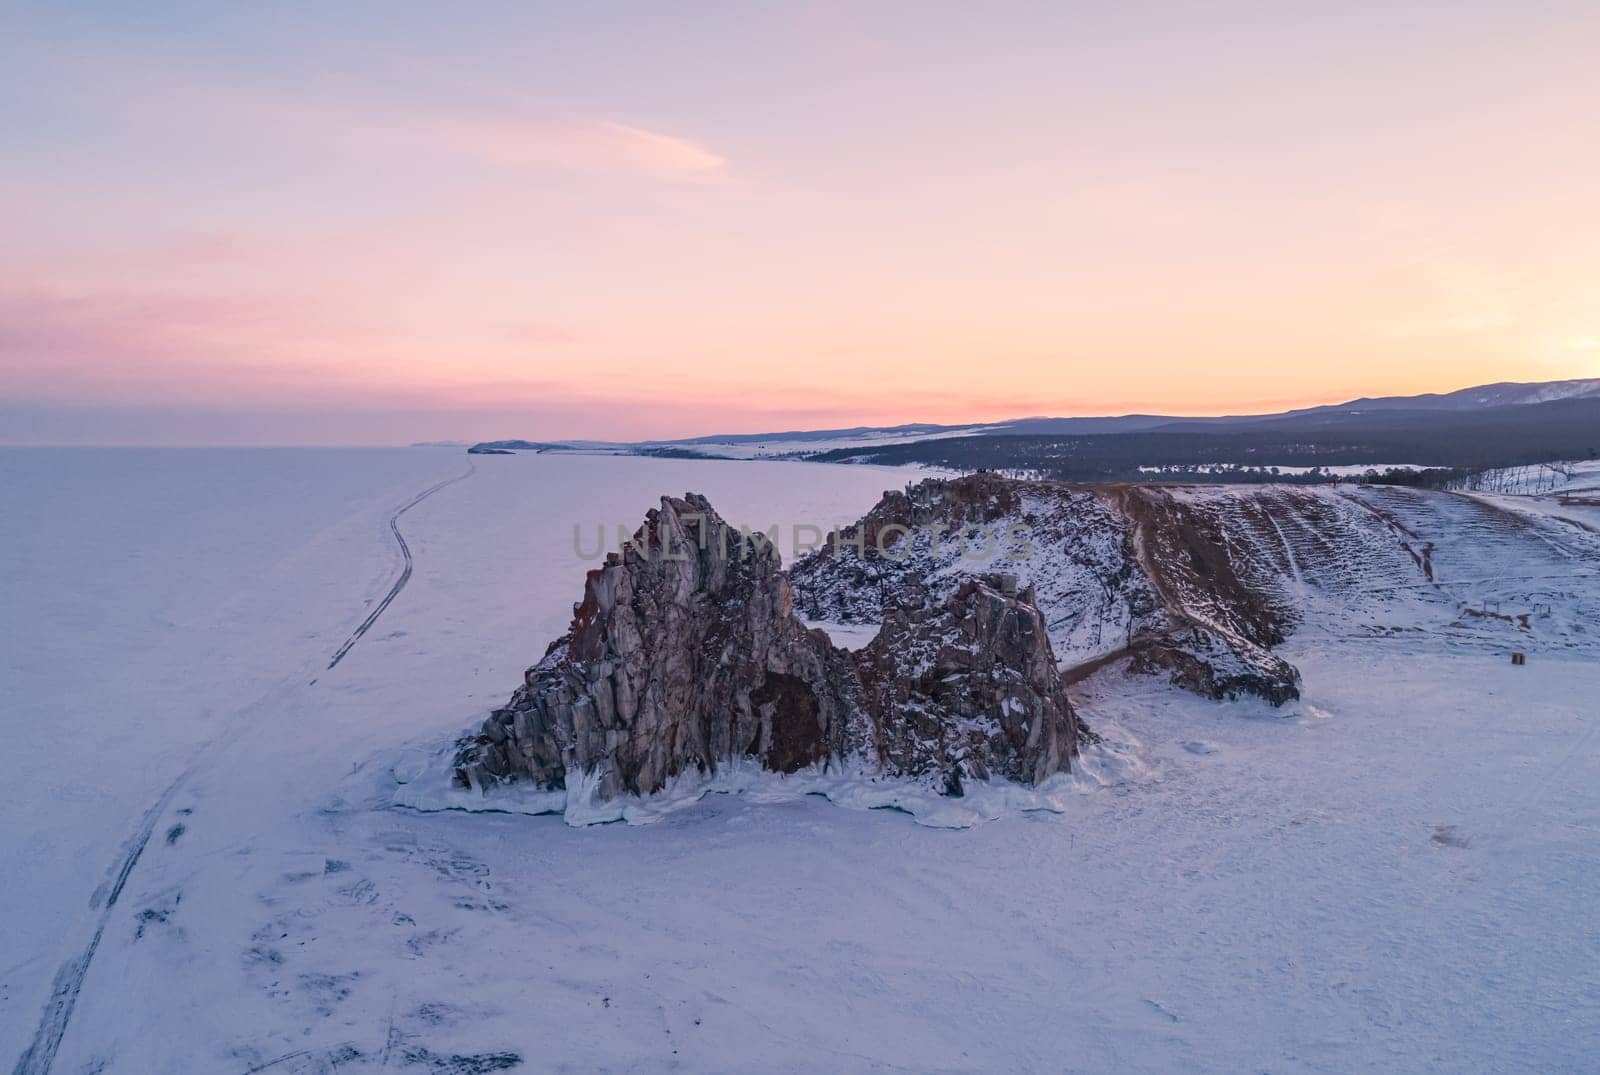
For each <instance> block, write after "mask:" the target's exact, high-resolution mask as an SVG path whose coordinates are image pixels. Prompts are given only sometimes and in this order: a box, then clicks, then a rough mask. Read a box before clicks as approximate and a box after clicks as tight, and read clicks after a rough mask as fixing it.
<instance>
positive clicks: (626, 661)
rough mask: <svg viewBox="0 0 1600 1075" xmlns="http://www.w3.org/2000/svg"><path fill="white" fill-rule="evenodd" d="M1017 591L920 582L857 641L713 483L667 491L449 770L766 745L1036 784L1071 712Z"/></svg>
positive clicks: (643, 779) (1034, 619) (771, 760)
mask: <svg viewBox="0 0 1600 1075" xmlns="http://www.w3.org/2000/svg"><path fill="white" fill-rule="evenodd" d="M1004 589H1005V587H1003V586H1002V585H1001V583H1000V580H990V583H980V582H974V583H973V584H972V585H970V586H964V587H962V588H961V589H960V590H959V592H958V593H957V594H955V595H953V596H952V597H951V598H950V599H949V600H948V601H946V602H943V603H941V604H937V605H935V604H933V603H930V602H929V601H928V600H927V598H926V594H925V593H923V592H921V591H920V590H916V589H914V588H913V589H908V590H907V591H905V592H903V593H901V594H900V596H899V597H898V598H897V599H896V600H897V604H896V607H895V609H894V610H893V611H892V612H891V614H890V617H889V621H888V624H887V625H886V627H885V630H884V631H883V632H882V633H881V634H880V636H879V638H878V639H877V640H876V641H874V642H873V644H872V645H871V646H869V647H868V648H867V650H866V651H864V652H863V653H861V654H856V655H853V654H851V653H849V652H847V651H845V650H842V649H837V648H835V647H834V646H833V645H832V644H831V643H830V641H829V639H828V636H827V634H826V633H825V632H823V631H820V630H812V629H808V628H807V627H806V626H805V625H804V624H803V623H802V622H801V620H800V619H799V618H798V617H796V616H795V615H794V611H793V601H792V597H791V593H790V588H789V577H788V576H787V575H786V574H785V573H784V572H783V571H782V570H781V568H780V564H779V558H778V553H777V551H776V550H775V549H774V548H772V546H771V545H770V544H769V543H768V542H766V541H765V540H764V539H762V538H761V537H760V536H759V535H756V536H755V537H754V538H748V539H747V538H746V536H745V535H743V534H741V533H740V532H739V531H737V530H735V529H733V528H732V527H729V526H728V525H727V524H726V523H725V522H724V521H723V520H722V519H721V517H720V516H718V515H717V513H716V512H715V511H714V510H713V509H712V507H711V505H710V504H709V503H708V502H707V501H706V500H705V498H704V497H700V496H696V495H694V494H690V495H688V496H686V497H685V498H683V499H675V498H663V499H662V501H661V506H660V508H659V509H657V510H655V511H652V512H650V513H649V515H648V516H647V517H646V520H645V525H644V526H643V527H641V528H640V530H639V531H638V532H637V533H636V534H635V535H634V539H633V541H632V542H631V543H630V544H629V545H628V546H627V547H626V548H624V549H623V550H622V551H621V552H620V553H612V554H610V555H609V556H608V558H607V561H606V563H605V565H604V566H602V567H600V568H598V569H596V570H594V571H591V572H589V575H588V579H587V581H586V583H585V587H584V597H583V601H582V602H581V603H580V604H579V605H578V606H576V609H575V612H574V616H573V620H572V625H571V627H570V629H569V630H568V632H567V634H565V635H564V636H562V637H561V638H559V639H557V640H556V641H555V642H554V643H552V644H551V646H550V648H549V649H548V650H547V651H546V653H545V656H544V659H543V660H541V661H540V662H539V663H538V664H536V665H535V666H533V667H532V668H530V669H528V671H527V673H526V674H525V677H524V683H523V685H522V686H521V687H519V688H518V689H517V690H516V692H515V693H514V694H513V695H512V696H511V699H510V701H509V702H508V703H507V704H506V705H505V706H504V707H502V708H500V709H496V710H495V711H494V712H493V713H491V714H490V716H489V718H488V719H487V720H485V721H484V723H483V726H482V727H481V729H480V730H479V731H478V733H477V734H476V735H474V736H472V737H470V738H469V739H467V740H465V741H463V743H462V744H461V747H460V749H459V750H458V753H457V757H456V782H457V783H458V784H459V785H461V786H470V787H476V788H487V787H490V786H492V785H494V784H496V783H500V782H504V781H512V780H528V781H532V782H533V783H535V784H536V785H538V786H540V787H543V788H549V789H557V788H564V787H567V783H568V781H569V780H572V779H579V780H581V781H582V783H583V784H584V786H585V787H588V788H592V790H593V794H594V795H595V797H596V798H598V799H610V798H614V797H616V796H618V795H622V794H629V793H631V794H637V795H647V794H650V793H651V792H655V791H658V790H660V789H661V788H663V787H664V786H665V785H666V784H667V783H668V782H669V781H670V780H672V778H673V777H675V776H677V775H678V774H680V773H684V772H688V771H699V772H712V771H715V770H716V769H717V768H718V767H719V766H720V765H722V764H724V763H727V762H732V761H735V760H739V759H753V760H755V761H756V762H757V763H759V764H760V765H761V766H762V767H764V768H766V769H770V770H773V771H775V772H780V773H789V772H795V771H797V770H799V769H802V768H806V767H808V766H821V767H824V768H827V767H833V766H841V765H844V764H846V763H854V764H858V765H860V766H861V767H863V768H864V769H865V770H867V771H869V772H873V773H883V774H887V775H895V776H908V777H917V778H922V779H925V780H927V781H929V782H930V783H935V784H937V786H939V787H941V788H942V789H943V790H945V791H947V792H949V793H955V794H959V792H960V790H961V780H962V779H963V777H972V778H977V779H987V778H990V777H994V778H1004V779H1010V780H1018V781H1023V782H1027V783H1037V782H1039V781H1042V780H1044V779H1046V778H1047V777H1049V776H1051V775H1053V774H1055V773H1057V772H1061V771H1064V770H1066V769H1067V768H1068V767H1069V765H1070V760H1071V757H1072V755H1073V753H1074V752H1075V750H1076V744H1077V735H1078V724H1077V721H1076V718H1075V716H1074V714H1073V713H1072V709H1071V707H1070V705H1068V703H1067V700H1066V695H1065V688H1064V687H1063V686H1062V684H1061V682H1060V678H1059V675H1058V673H1057V672H1056V664H1055V658H1054V656H1053V654H1052V653H1051V652H1050V644H1049V639H1048V637H1047V634H1046V632H1045V629H1044V624H1043V620H1042V618H1041V616H1040V613H1039V611H1038V609H1037V608H1036V607H1034V605H1033V604H1032V603H1031V600H1030V596H1031V595H1027V594H1024V595H1020V596H1019V595H1017V594H1015V593H1014V592H1013V593H1006V592H1003V590H1004ZM569 790H570V789H569Z"/></svg>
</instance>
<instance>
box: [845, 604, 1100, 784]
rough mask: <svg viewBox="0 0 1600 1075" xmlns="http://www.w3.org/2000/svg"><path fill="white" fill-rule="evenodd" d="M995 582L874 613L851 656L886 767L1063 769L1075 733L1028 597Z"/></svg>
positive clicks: (948, 779)
mask: <svg viewBox="0 0 1600 1075" xmlns="http://www.w3.org/2000/svg"><path fill="white" fill-rule="evenodd" d="M1011 586H1012V582H1011V580H1010V579H1008V578H1007V577H1005V576H999V577H989V578H984V579H981V580H980V579H969V580H968V581H966V582H964V583H962V584H961V585H960V586H959V587H958V588H957V589H956V591H955V593H953V594H951V595H950V596H949V597H948V598H947V599H946V600H944V601H943V602H940V603H937V604H933V603H930V602H928V601H927V600H926V596H925V591H923V590H921V589H920V588H919V587H908V588H907V589H905V590H903V591H902V592H901V593H900V594H899V595H897V599H895V600H893V601H892V602H891V603H890V605H889V607H887V608H885V609H884V621H883V628H882V629H881V630H880V631H879V632H878V635H877V637H876V638H874V639H873V640H872V642H871V643H869V644H868V645H867V647H866V648H865V649H863V650H862V651H861V652H860V653H859V654H858V655H857V656H858V667H859V669H860V672H861V680H862V685H863V688H864V691H865V696H866V705H867V709H868V712H869V713H870V714H871V715H872V728H873V731H874V736H875V738H874V742H873V747H874V749H875V750H876V752H877V754H878V757H879V758H880V759H881V760H882V762H883V763H884V765H885V767H886V768H888V769H891V770H893V771H896V772H900V773H906V774H909V775H916V776H924V775H935V776H937V778H938V780H939V781H940V782H941V783H942V784H943V786H944V787H945V789H946V790H947V791H948V792H949V793H951V794H960V793H961V787H962V779H963V778H964V777H974V778H977V779H979V780H987V779H991V778H1004V779H1006V780H1012V781H1017V782H1020V783H1024V784H1037V783H1039V782H1041V781H1043V780H1045V779H1047V778H1049V777H1050V776H1053V775H1054V774H1056V773H1059V772H1064V771H1066V770H1067V769H1068V768H1069V767H1070V766H1071V761H1072V756H1073V755H1074V754H1075V753H1077V747H1078V739H1079V726H1078V721H1077V716H1076V714H1074V713H1073V710H1072V706H1071V704H1070V703H1069V702H1068V701H1067V696H1066V688H1065V686H1064V684H1063V683H1062V680H1061V674H1060V672H1059V671H1058V670H1057V667H1056V659H1055V654H1054V653H1052V652H1051V650H1050V639H1049V636H1048V634H1047V633H1046V631H1045V624H1044V617H1043V616H1041V615H1040V614H1039V609H1038V608H1037V607H1036V606H1035V605H1034V603H1033V593H1032V592H1031V591H1024V592H1023V593H1022V594H1021V595H1020V596H1018V595H1015V594H1008V593H1006V592H1005V591H1006V590H1008V589H1011Z"/></svg>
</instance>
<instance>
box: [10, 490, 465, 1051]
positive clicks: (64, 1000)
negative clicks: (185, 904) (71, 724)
mask: <svg viewBox="0 0 1600 1075" xmlns="http://www.w3.org/2000/svg"><path fill="white" fill-rule="evenodd" d="M476 470H477V467H476V465H475V464H473V463H472V462H471V461H470V460H469V461H468V462H467V469H466V471H465V472H463V473H461V474H457V475H456V476H455V477H453V478H446V479H445V480H444V481H441V482H437V483H435V484H434V485H430V486H429V487H428V488H426V489H424V490H423V491H422V492H420V493H418V494H417V495H416V496H414V497H412V498H411V499H410V500H408V501H406V502H405V503H404V504H402V505H401V506H400V507H399V508H397V509H396V510H395V512H394V514H392V515H390V516H389V530H390V532H391V533H393V534H394V538H395V541H396V542H398V543H399V545H400V555H401V556H402V557H404V559H405V565H404V567H403V568H402V570H401V572H400V577H399V578H398V579H396V580H395V582H394V585H393V586H391V587H389V592H388V593H387V594H385V595H384V597H383V600H382V601H380V602H378V605H377V607H376V608H374V609H373V610H372V612H371V613H369V614H368V616H367V618H366V619H365V620H363V621H362V622H361V625H360V626H359V627H357V628H356V630H355V633H354V634H352V635H351V636H350V637H349V639H347V640H346V641H345V644H344V645H343V646H341V647H339V652H337V653H335V654H334V656H333V660H332V661H331V662H330V663H329V665H328V667H329V668H332V667H333V666H334V665H336V664H338V663H339V662H340V660H342V659H343V658H344V655H345V654H347V653H349V652H350V648H351V647H352V646H354V645H355V644H356V643H357V642H358V641H360V640H361V636H362V635H364V634H366V633H367V631H368V630H369V629H370V628H371V627H372V625H373V624H374V623H376V622H377V621H378V617H379V616H381V615H383V610H384V609H386V608H388V607H389V605H390V604H391V603H392V602H393V601H394V599H395V598H396V597H398V596H399V595H400V591H401V590H403V589H405V586H406V583H407V582H409V581H411V569H412V560H411V547H410V546H409V545H407V544H406V539H405V536H404V535H402V534H401V533H400V516H402V515H404V514H405V513H406V512H408V511H410V510H411V509H412V508H414V507H416V506H417V505H418V504H420V503H422V502H423V501H424V500H426V499H428V497H430V496H432V495H433V494H434V493H437V492H438V491H439V490H441V489H443V488H444V487H445V486H447V485H454V484H455V483H456V482H459V481H463V480H465V479H466V478H470V477H471V476H472V475H473V474H474V473H475V472H476ZM313 682H315V681H313ZM212 741H214V739H213V740H207V742H206V743H205V744H202V745H201V747H200V750H201V751H202V752H203V751H204V749H205V747H206V746H208V745H209V744H210V743H211V742H212ZM193 774H194V766H193V765H190V766H189V767H188V768H187V769H185V770H184V771H183V772H182V773H180V774H179V775H178V778H177V779H176V780H174V781H173V782H172V783H171V784H169V785H167V788H166V790H164V791H163V792H162V793H161V795H160V797H159V798H157V799H156V801H155V803H154V804H153V805H152V806H151V807H150V808H149V809H147V810H146V811H145V812H144V815H143V816H142V817H141V819H140V822H139V827H138V829H136V830H135V831H134V835H133V838H132V839H131V840H130V841H129V842H128V843H127V844H126V845H125V847H124V850H123V853H122V857H121V858H120V859H119V860H118V861H117V863H116V865H115V867H114V869H113V871H112V874H111V877H112V880H111V883H110V887H109V888H104V887H102V889H97V890H96V891H95V894H94V898H93V899H92V900H91V901H90V907H91V908H96V907H98V908H99V911H100V914H99V917H98V918H97V919H96V921H95V926H94V933H93V934H92V935H91V936H90V938H89V942H88V944H86V945H85V946H84V948H83V951H81V952H79V953H78V954H77V955H75V956H73V957H72V958H71V959H68V960H67V961H66V962H65V963H63V964H62V965H61V969H60V970H58V971H57V972H56V977H55V982H54V984H53V985H52V986H51V988H50V999H49V1000H47V1001H45V1006H44V1012H43V1014H42V1015H41V1016H40V1017H39V1028H38V1029H37V1030H36V1031H34V1035H33V1040H32V1041H31V1042H29V1043H28V1048H27V1049H26V1050H25V1051H24V1052H23V1054H22V1056H21V1057H19V1058H18V1059H17V1066H16V1067H15V1068H14V1069H12V1071H13V1075H48V1073H49V1071H50V1070H51V1067H52V1065H54V1063H55V1059H56V1053H57V1052H58V1051H59V1050H60V1048H61V1040H62V1038H64V1037H65V1036H66V1033H67V1026H68V1024H69V1023H71V1021H72V1012H73V1009H74V1008H76V1007H77V1004H78V995H79V994H80V993H81V992H82V991H83V981H84V978H85V977H87V976H88V973H89V964H90V963H91V962H92V961H93V960H94V955H95V952H96V950H97V949H99V947H100V941H101V939H102V938H103V937H104V936H105V932H106V927H107V926H108V925H109V924H110V922H111V914H112V912H113V911H114V910H115V909H116V906H117V900H118V899H119V898H120V897H121V895H122V890H123V889H124V888H125V887H126V886H127V883H128V878H129V877H130V876H131V875H132V874H133V869H134V867H135V866H137V865H138V864H139V857H140V856H141V855H143V854H144V851H145V848H146V847H147V846H148V845H149V843H150V837H151V836H153V835H154V834H155V831H156V828H157V826H159V825H160V823H161V818H162V816H163V815H164V814H165V813H166V811H167V808H168V807H169V806H170V805H172V800H173V797H174V796H176V795H177V794H178V790H179V789H180V788H182V787H183V785H184V784H185V783H186V782H187V781H188V779H189V778H190V776H192V775H193ZM102 891H104V892H105V899H104V902H103V903H102V902H101V892H102Z"/></svg>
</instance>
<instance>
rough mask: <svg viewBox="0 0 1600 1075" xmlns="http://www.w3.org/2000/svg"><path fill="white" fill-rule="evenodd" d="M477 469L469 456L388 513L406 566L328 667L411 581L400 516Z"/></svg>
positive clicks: (340, 656) (369, 626)
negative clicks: (460, 468)
mask: <svg viewBox="0 0 1600 1075" xmlns="http://www.w3.org/2000/svg"><path fill="white" fill-rule="evenodd" d="M477 469H478V468H477V465H476V464H475V463H473V462H472V461H471V460H470V459H469V460H468V461H467V469H466V471H465V472H464V473H461V474H457V475H456V476H455V477H453V478H446V479H445V480H444V481H442V482H439V483H438V484H437V485H430V486H429V487H428V488H426V489H424V490H423V491H422V492H420V493H418V494H417V495H416V496H414V497H412V498H411V499H410V500H408V501H406V502H405V504H403V505H401V506H400V507H399V508H398V509H397V510H396V511H395V513H394V514H393V515H391V516H389V531H390V532H391V533H392V534H394V539H395V541H396V542H398V543H399V545H400V555H401V556H402V557H404V558H405V566H404V567H403V568H402V569H401V571H400V577H399V578H397V579H395V580H394V585H393V586H391V587H389V592H388V593H386V594H384V595H383V600H382V601H379V602H378V606H377V607H376V608H374V609H373V610H372V611H371V612H370V613H368V614H367V618H366V619H364V620H362V621H361V626H359V627H357V628H356V629H355V633H354V634H352V635H351V636H350V637H349V638H347V639H345V643H344V645H342V646H340V647H339V652H337V653H335V654H334V655H333V660H331V661H329V662H328V668H329V669H332V668H334V667H335V666H336V665H338V663H339V662H340V661H342V660H344V656H345V654H347V653H349V652H350V649H351V647H352V646H354V645H355V644H356V643H357V642H359V641H361V636H362V635H364V634H366V633H367V631H368V630H370V629H371V627H372V625H373V624H375V623H377V622H378V617H379V616H382V615H383V610H384V609H386V608H388V607H389V604H390V602H392V601H393V600H394V599H395V598H396V597H399V596H400V591H401V590H403V589H405V588H406V583H408V582H410V581H411V546H409V545H407V544H406V538H405V535H404V534H402V533H401V532H400V516H402V515H404V514H405V513H406V512H408V511H410V510H411V509H412V508H414V507H416V506H417V505H418V504H420V503H422V502H423V501H424V500H426V499H428V498H429V497H430V496H432V495H433V494H434V493H437V492H438V491H439V490H440V489H443V488H444V487H445V486H447V485H454V484H455V483H456V482H458V481H465V480H466V479H467V478H470V477H472V475H473V473H474V472H476V471H477Z"/></svg>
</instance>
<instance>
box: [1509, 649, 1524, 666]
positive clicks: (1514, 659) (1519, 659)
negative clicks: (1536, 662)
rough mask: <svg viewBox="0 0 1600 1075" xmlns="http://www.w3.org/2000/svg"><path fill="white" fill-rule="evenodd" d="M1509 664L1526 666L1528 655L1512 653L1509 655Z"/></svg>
mask: <svg viewBox="0 0 1600 1075" xmlns="http://www.w3.org/2000/svg"><path fill="white" fill-rule="evenodd" d="M1511 663H1512V664H1527V663H1528V655H1527V654H1525V653H1517V652H1513V653H1512V654H1511Z"/></svg>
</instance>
